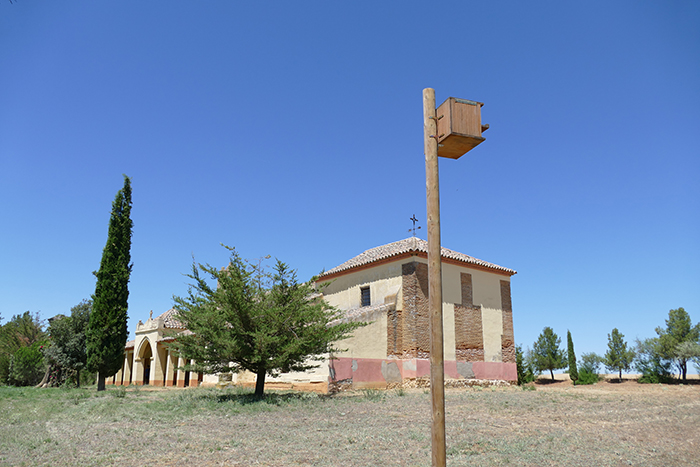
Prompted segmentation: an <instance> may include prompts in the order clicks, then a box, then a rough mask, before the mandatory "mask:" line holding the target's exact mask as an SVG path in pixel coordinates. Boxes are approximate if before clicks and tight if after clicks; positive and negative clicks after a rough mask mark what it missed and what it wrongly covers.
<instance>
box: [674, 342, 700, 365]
mask: <svg viewBox="0 0 700 467" xmlns="http://www.w3.org/2000/svg"><path fill="white" fill-rule="evenodd" d="M676 356H677V357H678V358H684V359H685V360H686V361H688V362H690V361H692V362H693V363H695V367H696V369H698V370H700V367H699V365H700V344H698V343H697V342H690V341H685V342H681V343H680V344H678V347H676Z"/></svg>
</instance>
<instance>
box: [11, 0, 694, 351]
mask: <svg viewBox="0 0 700 467" xmlns="http://www.w3.org/2000/svg"><path fill="white" fill-rule="evenodd" d="M428 5H430V6H428ZM699 25H700V3H698V2H668V1H655V2H654V1H645V2H640V1H620V2H607V1H606V2H602V1H600V2H597V1H592V2H579V3H572V2H554V1H545V2H516V1H511V2H508V1H498V2H473V1H459V2H429V3H427V2H417V1H404V2H376V1H354V2H328V1H305V2H283V1H277V2H269V1H260V2H231V1H223V0H208V1H187V2H185V1H164V0H154V1H146V2H144V1H130V0H122V1H119V2H93V1H85V0H65V1H49V0H17V1H15V2H14V3H13V4H10V3H9V2H8V1H2V2H0V198H1V199H3V203H2V206H1V207H0V266H1V267H0V315H1V316H2V319H3V322H5V321H6V320H7V319H9V318H10V317H11V316H12V315H15V314H19V313H22V312H24V311H26V310H29V311H32V312H40V314H41V317H42V318H44V319H45V318H49V317H51V316H53V315H55V314H58V313H67V312H69V310H70V308H71V307H72V306H73V305H76V304H77V303H79V302H80V301H81V300H82V299H84V298H88V297H89V296H90V295H91V294H92V293H93V292H94V286H95V279H94V276H93V275H92V271H94V270H96V269H97V268H98V267H99V262H100V257H101V254H102V248H103V247H104V244H105V241H106V239H107V224H108V219H109V213H110V209H111V203H112V200H113V199H114V196H115V194H116V192H117V191H118V190H119V189H120V188H121V186H122V183H123V179H122V174H127V175H128V176H130V177H131V178H132V185H133V203H134V207H133V211H132V215H133V216H132V217H133V220H134V235H133V246H132V259H133V264H134V268H133V274H132V276H131V283H130V297H129V316H130V321H129V330H130V332H131V333H132V335H133V330H134V328H135V325H136V322H137V321H138V320H145V319H147V318H148V313H149V311H150V310H153V312H154V315H158V314H160V313H162V312H164V311H166V310H167V309H169V308H170V307H171V306H172V296H173V294H175V295H183V294H185V293H186V291H187V286H186V284H187V278H186V277H184V276H183V274H184V273H187V272H188V270H189V268H190V266H191V264H192V257H193V255H194V257H195V259H196V260H197V261H199V262H208V263H211V264H214V265H224V264H225V263H226V259H227V252H226V250H224V249H223V248H222V247H221V246H220V243H225V244H227V245H231V246H235V247H236V248H237V249H238V251H239V252H240V254H241V255H242V256H243V257H244V258H249V259H255V258H260V257H262V256H265V255H268V254H269V255H272V256H273V257H278V258H279V259H281V260H283V261H285V262H287V263H289V264H290V265H291V266H292V267H294V268H296V269H298V273H299V277H300V278H301V279H307V278H309V277H311V276H312V275H314V274H317V273H318V272H320V271H321V270H322V269H330V268H332V267H334V266H336V265H338V264H340V263H342V262H344V261H346V260H347V259H349V258H351V257H353V256H355V255H357V254H359V253H361V252H362V251H364V250H367V249H369V248H373V247H375V246H379V245H383V244H386V243H390V242H393V241H397V240H400V239H403V238H406V237H408V236H410V235H411V234H410V233H409V232H408V230H409V229H410V227H411V221H410V220H409V218H410V217H411V216H412V215H413V214H415V215H416V216H417V218H418V219H419V220H420V221H421V224H420V225H422V226H423V229H422V230H420V231H419V236H421V237H422V238H426V227H425V217H426V214H425V211H426V203H425V164H424V156H423V128H422V125H423V123H422V90H423V88H426V87H432V88H435V90H436V95H437V101H438V103H441V102H442V101H444V100H445V99H446V98H447V97H450V96H455V97H460V98H466V99H472V100H478V101H481V102H484V103H485V106H484V108H483V110H482V116H483V122H484V123H489V124H490V126H491V128H490V129H489V130H488V132H486V133H485V134H484V136H485V137H486V142H484V143H483V144H481V145H480V146H479V147H478V148H476V149H475V150H473V151H472V152H470V153H469V154H468V155H466V156H465V157H463V158H461V159H459V160H457V161H454V160H441V162H440V170H441V173H440V184H441V214H442V244H443V246H445V247H447V248H451V249H453V250H457V251H460V252H462V253H466V254H469V255H472V256H475V257H477V258H480V259H483V260H486V261H490V262H493V263H496V264H499V265H502V266H506V267H509V268H512V269H515V270H517V271H518V274H517V275H515V276H513V278H512V295H513V308H514V324H515V338H516V342H518V343H521V344H523V345H524V346H532V343H533V342H534V341H535V339H536V338H537V336H538V334H539V333H540V332H541V331H542V328H543V327H545V326H551V327H552V328H554V330H555V332H557V333H558V334H559V335H560V336H562V337H563V339H562V341H563V343H565V341H566V331H567V329H569V330H571V332H572V334H573V337H574V343H575V345H576V350H577V353H579V354H580V353H582V352H591V351H595V352H598V353H602V352H604V350H605V347H606V343H607V334H608V333H609V332H610V331H611V330H612V328H614V327H617V328H619V330H620V331H621V332H622V333H623V334H624V335H625V336H626V338H627V339H629V340H630V341H631V340H633V339H634V338H635V337H640V338H644V337H651V336H654V335H655V334H654V328H655V327H656V326H659V325H663V324H664V319H665V318H666V317H667V316H668V311H669V309H671V308H677V307H680V306H682V307H685V309H686V310H687V311H688V312H689V313H690V316H691V318H692V320H693V322H698V321H699V320H700V269H699V268H698V266H699V265H700V216H699V214H700V183H699V182H698V181H699V180H700V26H699Z"/></svg>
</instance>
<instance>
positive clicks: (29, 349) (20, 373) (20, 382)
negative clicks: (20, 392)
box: [8, 342, 45, 386]
mask: <svg viewBox="0 0 700 467" xmlns="http://www.w3.org/2000/svg"><path fill="white" fill-rule="evenodd" d="M42 347H43V344H42V343H40V342H35V343H33V344H32V345H29V346H24V347H20V348H19V349H17V351H16V352H15V353H14V355H12V358H11V359H10V368H9V375H8V383H9V384H13V385H15V386H33V385H35V384H36V383H38V382H39V381H40V380H41V376H42V375H43V374H44V370H45V365H44V354H43V353H42V352H41V350H42Z"/></svg>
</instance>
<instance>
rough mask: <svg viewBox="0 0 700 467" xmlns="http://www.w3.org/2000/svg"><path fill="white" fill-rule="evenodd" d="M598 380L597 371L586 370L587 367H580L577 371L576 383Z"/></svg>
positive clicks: (589, 382)
mask: <svg viewBox="0 0 700 467" xmlns="http://www.w3.org/2000/svg"><path fill="white" fill-rule="evenodd" d="M598 381H600V376H598V374H597V373H593V372H590V371H588V370H587V369H586V370H584V369H581V371H579V372H578V380H577V381H576V384H595V383H597V382H598Z"/></svg>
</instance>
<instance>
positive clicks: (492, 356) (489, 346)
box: [481, 306, 503, 362]
mask: <svg viewBox="0 0 700 467" xmlns="http://www.w3.org/2000/svg"><path fill="white" fill-rule="evenodd" d="M481 325H482V327H483V335H484V361H485V362H501V361H503V358H502V356H501V336H502V335H503V311H502V310H500V309H494V308H486V307H484V306H482V307H481Z"/></svg>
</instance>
